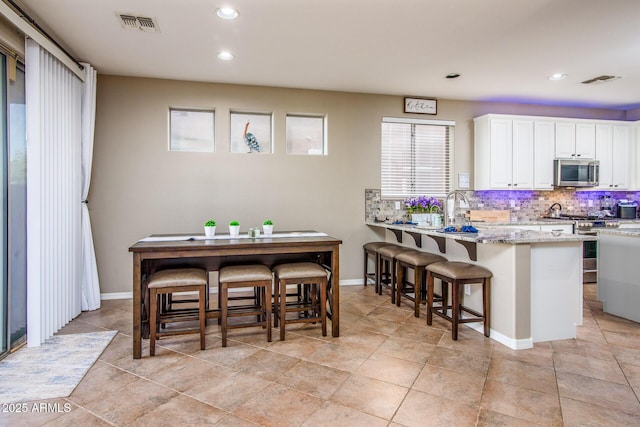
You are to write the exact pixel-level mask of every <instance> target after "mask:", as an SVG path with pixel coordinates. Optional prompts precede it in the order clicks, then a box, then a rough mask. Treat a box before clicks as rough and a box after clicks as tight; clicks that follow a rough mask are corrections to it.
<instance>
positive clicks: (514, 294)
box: [367, 222, 597, 349]
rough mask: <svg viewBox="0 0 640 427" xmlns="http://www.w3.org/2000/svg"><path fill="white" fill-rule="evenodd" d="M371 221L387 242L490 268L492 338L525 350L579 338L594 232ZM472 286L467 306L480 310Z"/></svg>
mask: <svg viewBox="0 0 640 427" xmlns="http://www.w3.org/2000/svg"><path fill="white" fill-rule="evenodd" d="M367 225H369V226H372V227H376V228H382V229H384V230H385V240H387V241H389V242H393V243H400V244H402V245H403V246H408V247H412V248H414V249H418V250H421V251H425V252H431V253H436V254H440V255H443V256H444V257H446V258H447V259H448V260H449V261H463V262H469V263H474V264H478V265H481V266H483V267H485V268H488V269H489V270H491V272H492V273H493V278H492V282H491V338H492V339H494V340H496V341H498V342H500V343H502V344H504V345H506V346H508V347H510V348H512V349H525V348H531V347H533V343H534V342H544V341H552V340H560V339H569V338H575V337H576V326H578V325H581V324H582V243H583V242H584V241H585V240H596V239H597V238H596V237H595V236H584V235H575V234H565V233H560V232H543V231H536V230H520V229H512V228H494V227H491V228H482V227H481V226H477V228H478V229H479V232H478V233H444V232H441V231H438V229H436V228H435V227H418V226H413V225H392V224H386V223H378V222H367ZM473 288H475V287H472V290H471V295H465V305H467V306H469V307H471V308H473V309H476V310H478V309H480V308H481V304H482V296H481V292H480V291H479V290H477V289H473ZM468 325H469V326H471V327H474V328H475V327H476V324H473V323H471V324H468ZM477 328H478V330H480V328H481V325H480V324H478V326H477Z"/></svg>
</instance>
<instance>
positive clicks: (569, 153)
mask: <svg viewBox="0 0 640 427" xmlns="http://www.w3.org/2000/svg"><path fill="white" fill-rule="evenodd" d="M595 156H596V125H595V124H594V123H584V122H573V121H558V122H556V153H555V157H556V158H559V159H595Z"/></svg>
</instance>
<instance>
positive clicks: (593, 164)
mask: <svg viewBox="0 0 640 427" xmlns="http://www.w3.org/2000/svg"><path fill="white" fill-rule="evenodd" d="M599 176H600V162H599V161H597V160H573V159H555V160H554V161H553V185H554V186H556V187H595V186H597V185H598V181H599Z"/></svg>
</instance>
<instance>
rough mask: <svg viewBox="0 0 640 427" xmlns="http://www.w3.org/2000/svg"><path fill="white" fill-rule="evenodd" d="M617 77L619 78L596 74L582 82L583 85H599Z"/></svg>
mask: <svg viewBox="0 0 640 427" xmlns="http://www.w3.org/2000/svg"><path fill="white" fill-rule="evenodd" d="M619 78H621V77H620V76H607V75H604V76H598V77H594V78H592V79H589V80H585V81H583V82H582V84H585V85H599V84H602V83H608V82H612V81H614V80H618V79H619Z"/></svg>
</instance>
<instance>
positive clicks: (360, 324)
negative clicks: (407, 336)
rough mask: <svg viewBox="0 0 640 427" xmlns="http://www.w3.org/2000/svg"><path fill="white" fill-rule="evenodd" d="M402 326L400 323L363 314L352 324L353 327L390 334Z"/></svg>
mask: <svg viewBox="0 0 640 427" xmlns="http://www.w3.org/2000/svg"><path fill="white" fill-rule="evenodd" d="M402 326H403V324H402V323H399V322H393V321H390V320H385V319H380V318H378V317H373V316H365V317H363V318H362V319H360V320H358V321H357V322H355V323H354V324H353V327H354V328H355V329H360V330H363V331H369V332H375V333H378V334H382V335H391V334H393V333H394V332H395V331H397V330H398V328H401V327H402Z"/></svg>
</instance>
